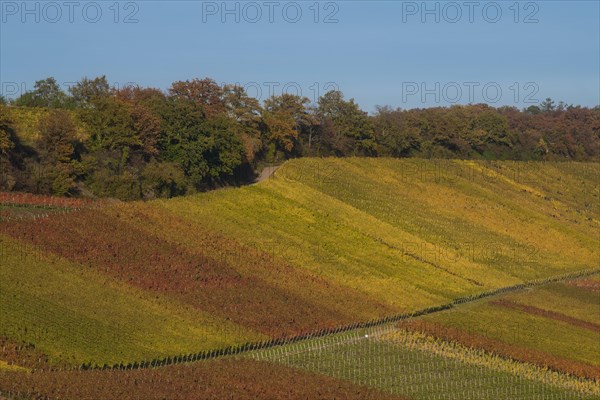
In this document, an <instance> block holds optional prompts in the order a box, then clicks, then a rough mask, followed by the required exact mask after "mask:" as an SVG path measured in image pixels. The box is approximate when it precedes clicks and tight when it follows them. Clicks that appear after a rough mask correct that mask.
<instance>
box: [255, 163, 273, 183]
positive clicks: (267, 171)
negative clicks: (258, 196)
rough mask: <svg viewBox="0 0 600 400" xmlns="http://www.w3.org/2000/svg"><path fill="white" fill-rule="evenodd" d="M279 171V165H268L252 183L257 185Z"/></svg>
mask: <svg viewBox="0 0 600 400" xmlns="http://www.w3.org/2000/svg"><path fill="white" fill-rule="evenodd" d="M278 169H279V165H268V166H266V167H265V168H263V170H262V172H261V173H260V175H259V176H258V178H256V180H255V181H254V184H257V183H259V182H262V181H264V180H266V179H269V178H271V177H272V176H273V174H274V173H275V171H277V170H278Z"/></svg>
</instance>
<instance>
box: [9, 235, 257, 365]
mask: <svg viewBox="0 0 600 400" xmlns="http://www.w3.org/2000/svg"><path fill="white" fill-rule="evenodd" d="M0 336H2V337H8V338H11V339H13V340H15V341H16V342H21V343H23V342H24V343H31V344H34V345H35V349H36V351H38V352H42V353H44V354H46V355H47V356H49V361H50V363H57V362H61V363H73V364H80V363H83V362H94V363H97V364H100V365H102V364H103V363H109V364H112V363H118V362H130V361H134V360H140V359H149V358H152V357H156V356H157V355H159V354H161V355H164V356H166V355H170V354H177V353H184V352H192V351H198V350H199V348H204V349H210V348H214V347H223V346H227V345H230V344H232V343H244V342H245V341H248V340H249V339H250V340H258V339H260V338H262V336H261V335H259V334H255V333H253V332H252V331H250V330H248V329H245V328H242V327H240V326H237V325H235V324H233V323H231V322H230V321H225V320H223V319H219V318H216V317H212V316H209V315H207V314H206V313H201V312H198V310H192V309H191V308H190V307H186V306H185V305H184V304H181V303H179V302H177V301H174V300H173V299H167V298H166V297H165V296H163V295H160V296H159V295H156V294H153V295H150V294H148V293H144V292H142V291H140V290H136V289H133V288H131V287H128V286H127V285H124V284H123V283H119V282H116V281H114V280H112V279H110V278H108V277H106V276H103V275H101V274H98V273H97V272H95V271H90V270H89V269H88V268H86V267H84V266H82V265H77V264H73V263H70V262H68V261H66V260H64V259H61V258H59V257H55V256H52V255H50V254H49V253H47V252H46V251H44V250H43V249H42V248H40V247H34V246H30V245H25V244H23V243H19V242H17V241H15V240H13V239H11V238H7V237H6V236H3V235H0ZM2 349H6V346H3V347H2ZM6 357H8V358H11V359H10V360H9V361H13V362H17V363H21V361H22V360H21V357H20V356H19V354H18V353H17V357H16V359H15V357H10V354H2V353H0V359H5V358H6ZM27 358H30V357H27ZM42 361H45V360H42ZM25 364H27V365H29V366H31V367H38V368H39V367H40V365H36V362H35V360H29V361H28V362H26V363H25ZM41 367H44V365H41Z"/></svg>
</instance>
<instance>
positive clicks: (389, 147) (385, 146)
mask: <svg viewBox="0 0 600 400" xmlns="http://www.w3.org/2000/svg"><path fill="white" fill-rule="evenodd" d="M373 129H374V135H375V138H376V140H377V143H378V144H379V147H380V150H379V151H378V153H381V154H385V155H391V156H394V157H405V156H408V155H410V154H411V152H412V151H415V150H417V149H418V148H419V145H420V141H421V137H420V131H419V129H418V128H417V127H415V126H410V125H409V124H408V121H407V120H406V118H404V113H403V111H402V110H400V109H396V110H393V109H392V108H390V107H389V106H385V107H380V106H377V107H376V114H375V115H374V117H373Z"/></svg>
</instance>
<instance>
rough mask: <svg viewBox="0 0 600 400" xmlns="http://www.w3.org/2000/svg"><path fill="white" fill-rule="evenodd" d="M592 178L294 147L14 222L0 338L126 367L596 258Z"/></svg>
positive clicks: (530, 166)
mask: <svg viewBox="0 0 600 400" xmlns="http://www.w3.org/2000/svg"><path fill="white" fill-rule="evenodd" d="M596 174H597V170H596V169H595V166H594V165H592V164H585V163H513V162H495V163H493V164H489V163H488V164H483V163H480V162H466V161H435V160H434V161H426V160H413V159H406V160H392V159H359V158H355V159H299V160H294V161H290V162H288V163H286V164H284V166H282V167H281V168H280V169H279V170H278V171H277V172H276V173H275V175H274V176H273V177H272V178H271V179H268V180H265V181H263V182H261V183H259V184H257V185H253V186H249V187H243V188H239V189H228V190H219V191H214V192H210V193H204V194H199V195H195V196H190V197H184V198H177V199H172V200H161V201H153V202H147V203H144V202H133V203H108V202H101V203H98V205H97V206H96V207H93V208H82V209H78V210H72V211H71V212H66V213H48V214H47V216H44V217H43V218H39V217H38V218H34V219H31V218H21V219H14V218H13V219H11V220H10V221H5V222H2V223H0V234H1V236H0V238H1V239H2V243H3V246H4V247H5V248H6V249H8V251H6V252H5V253H4V255H3V258H2V259H3V263H2V268H1V270H0V273H1V276H2V278H3V279H2V280H1V282H2V285H3V289H4V290H3V291H2V293H3V296H4V298H3V302H2V304H3V307H6V308H5V310H4V311H6V312H3V313H2V317H1V318H2V321H1V322H2V324H1V326H2V327H3V331H2V335H3V336H7V337H8V338H9V339H11V340H15V341H17V342H19V341H25V342H27V343H33V344H35V346H36V348H37V349H38V350H39V351H41V352H42V353H45V354H48V355H50V356H52V357H51V358H52V359H53V360H55V361H61V362H67V363H74V364H78V363H81V362H90V361H93V362H96V363H99V364H101V363H104V362H117V361H124V362H127V361H134V360H139V359H140V358H142V359H144V358H150V357H152V356H160V355H164V354H168V353H180V354H181V353H186V352H187V353H189V352H191V351H199V350H202V349H208V348H215V347H223V346H226V345H234V344H236V343H238V344H239V343H242V342H246V341H254V340H258V339H260V338H266V337H281V336H290V335H295V334H299V333H301V332H310V331H316V330H319V329H322V328H328V327H335V326H340V325H346V324H350V323H353V322H358V321H364V320H370V319H374V318H381V317H384V316H389V315H395V314H398V313H402V312H407V311H414V310H418V309H422V308H425V307H429V306H434V305H441V304H446V303H448V302H450V301H452V300H453V299H455V298H458V297H464V296H468V295H477V294H478V293H482V292H485V291H487V290H490V289H494V288H499V287H505V286H510V285H514V284H518V283H521V282H526V281H530V280H537V279H544V278H548V277H553V276H558V275H563V274H566V273H570V272H577V271H583V270H590V269H596V268H598V262H597V261H598V246H597V244H598V242H597V231H598V228H599V220H598V208H597V207H598V195H599V193H598V184H597V179H596V178H597V175H596ZM15 248H17V249H21V250H19V251H18V252H17V253H18V254H20V255H19V257H15V256H14V254H15V251H16V250H14V249H15ZM22 249H26V250H22ZM21 253H23V254H21ZM10 254H13V256H7V255H10ZM32 257H33V258H32ZM48 271H51V273H50V274H49V273H48ZM58 287H60V288H61V290H57V288H58ZM103 299H113V300H111V301H110V302H108V303H107V301H106V300H103ZM36 304H44V305H45V306H44V307H37V306H36ZM65 310H69V312H65ZM173 310H176V311H173ZM49 315H57V316H59V319H58V320H57V322H55V323H48V321H49V319H48V318H49V317H48V316H49ZM124 321H126V322H124ZM40 326H43V327H44V328H43V329H44V330H43V331H42V332H43V333H42V334H40V333H39V331H37V330H39V327H40ZM115 326H119V327H121V326H123V327H122V328H119V329H113V327H115ZM7 327H9V328H7ZM32 327H34V328H33V329H32ZM65 327H68V329H67V330H66V331H65ZM207 327H208V328H207ZM198 329H200V330H201V333H202V334H201V335H200V334H199V333H198V332H199V331H198ZM90 331H93V332H94V335H90V334H89V332H90ZM36 332H37V333H36ZM103 332H110V335H109V334H108V333H106V334H105V333H103ZM150 332H152V333H151V334H150ZM59 337H60V338H61V340H60V341H58V340H55V339H56V338H59ZM175 338H177V339H175ZM113 342H114V343H120V344H121V343H128V344H127V345H123V347H114V346H109V345H108V344H107V343H113ZM69 343H80V344H78V345H77V346H70V345H69ZM167 343H168V345H167ZM91 349H93V351H92V350H91Z"/></svg>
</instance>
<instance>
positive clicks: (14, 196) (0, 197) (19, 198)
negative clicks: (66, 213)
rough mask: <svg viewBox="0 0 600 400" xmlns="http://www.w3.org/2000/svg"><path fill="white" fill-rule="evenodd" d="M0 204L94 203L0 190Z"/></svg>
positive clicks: (78, 204)
mask: <svg viewBox="0 0 600 400" xmlns="http://www.w3.org/2000/svg"><path fill="white" fill-rule="evenodd" d="M0 204H17V205H30V206H38V207H63V208H78V207H86V206H88V207H89V206H91V205H93V204H95V202H94V201H92V200H89V199H83V198H77V199H76V198H67V197H53V196H42V195H37V194H31V193H21V192H0Z"/></svg>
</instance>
